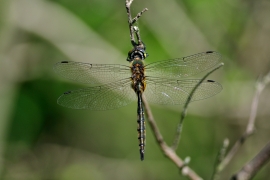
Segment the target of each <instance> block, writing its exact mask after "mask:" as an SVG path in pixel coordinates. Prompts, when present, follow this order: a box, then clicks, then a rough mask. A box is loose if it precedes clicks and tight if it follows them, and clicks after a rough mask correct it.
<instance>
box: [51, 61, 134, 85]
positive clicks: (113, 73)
mask: <svg viewBox="0 0 270 180" xmlns="http://www.w3.org/2000/svg"><path fill="white" fill-rule="evenodd" d="M54 71H55V72H56V73H58V74H59V75H61V76H63V77H65V78H67V79H71V80H74V81H77V82H80V83H87V84H92V85H94V84H101V83H105V84H106V83H110V82H114V81H118V80H121V79H124V78H127V77H128V76H129V75H130V68H129V67H128V66H124V65H120V64H90V63H82V62H73V61H62V62H58V63H56V64H55V65H54Z"/></svg>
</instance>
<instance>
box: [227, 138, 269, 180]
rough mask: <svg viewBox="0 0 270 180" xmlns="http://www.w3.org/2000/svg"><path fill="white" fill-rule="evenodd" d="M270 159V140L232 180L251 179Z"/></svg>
mask: <svg viewBox="0 0 270 180" xmlns="http://www.w3.org/2000/svg"><path fill="white" fill-rule="evenodd" d="M269 159H270V141H269V142H268V143H267V145H266V146H265V147H264V148H263V149H262V150H261V151H260V152H259V153H258V154H257V155H256V156H255V157H254V158H253V159H252V160H251V161H250V162H248V163H247V164H246V165H245V166H244V167H243V168H242V169H241V170H240V171H239V172H238V173H237V174H235V175H234V176H233V177H232V180H249V179H252V178H253V177H254V176H255V175H256V173H257V172H258V171H259V170H260V169H261V168H262V167H263V165H265V164H266V163H267V161H269Z"/></svg>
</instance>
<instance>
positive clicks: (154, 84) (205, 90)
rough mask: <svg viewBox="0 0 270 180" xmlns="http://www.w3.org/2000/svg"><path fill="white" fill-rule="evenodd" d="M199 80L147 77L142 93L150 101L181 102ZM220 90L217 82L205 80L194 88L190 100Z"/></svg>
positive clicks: (201, 97)
mask: <svg viewBox="0 0 270 180" xmlns="http://www.w3.org/2000/svg"><path fill="white" fill-rule="evenodd" d="M199 81H200V80H199V79H188V80H173V79H172V80H169V79H158V78H152V77H148V78H147V85H146V89H145V91H144V95H145V97H146V99H147V100H148V101H149V102H150V103H155V104H167V105H177V104H183V103H185V102H186V100H187V98H188V97H189V95H190V93H191V91H192V89H193V88H194V87H195V86H196V85H197V84H198V82H199ZM221 90H222V86H221V85H220V84H219V83H217V82H215V81H212V80H206V81H204V82H203V83H202V84H201V85H200V86H199V87H198V88H197V89H196V91H195V93H194V94H193V96H192V99H191V101H197V100H202V99H206V98H209V97H211V96H214V95H216V94H218V93H219V92H220V91H221Z"/></svg>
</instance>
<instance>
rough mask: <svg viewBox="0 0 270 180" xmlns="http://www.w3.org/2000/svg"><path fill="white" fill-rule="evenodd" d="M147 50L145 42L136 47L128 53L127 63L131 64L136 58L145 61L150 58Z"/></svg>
mask: <svg viewBox="0 0 270 180" xmlns="http://www.w3.org/2000/svg"><path fill="white" fill-rule="evenodd" d="M145 50H146V46H145V44H144V43H143V42H141V43H139V44H136V45H134V48H133V49H131V50H130V51H129V52H128V57H127V61H129V62H131V61H133V59H135V58H139V59H141V60H144V59H145V58H147V57H148V54H147V52H146V51H145Z"/></svg>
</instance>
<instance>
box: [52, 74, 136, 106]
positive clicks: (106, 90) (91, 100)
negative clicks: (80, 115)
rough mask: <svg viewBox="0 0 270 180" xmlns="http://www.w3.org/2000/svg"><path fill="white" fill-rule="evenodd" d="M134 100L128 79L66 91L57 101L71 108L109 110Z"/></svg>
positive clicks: (134, 95) (133, 93) (134, 96)
mask: <svg viewBox="0 0 270 180" xmlns="http://www.w3.org/2000/svg"><path fill="white" fill-rule="evenodd" d="M134 100H136V94H135V92H134V91H133V89H132V88H131V87H130V79H128V78H126V79H123V80H121V81H118V82H115V83H110V84H106V85H101V86H95V87H89V88H85V89H78V90H74V91H68V92H66V93H64V94H63V95H62V96H60V97H59V98H58V100H57V103H58V104H60V105H62V106H64V107H68V108H72V109H89V110H109V109H116V108H119V107H122V106H126V105H128V104H129V103H130V102H132V101H134Z"/></svg>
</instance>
